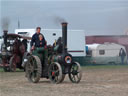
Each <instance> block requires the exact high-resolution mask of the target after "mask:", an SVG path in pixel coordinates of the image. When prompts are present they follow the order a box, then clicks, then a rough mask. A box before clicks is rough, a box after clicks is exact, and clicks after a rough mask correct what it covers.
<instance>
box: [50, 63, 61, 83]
mask: <svg viewBox="0 0 128 96" xmlns="http://www.w3.org/2000/svg"><path fill="white" fill-rule="evenodd" d="M48 75H49V79H50V80H51V82H52V83H55V84H58V83H61V82H62V81H63V74H62V68H61V66H60V64H59V63H57V62H53V63H52V64H51V65H50V66H49V71H48Z"/></svg>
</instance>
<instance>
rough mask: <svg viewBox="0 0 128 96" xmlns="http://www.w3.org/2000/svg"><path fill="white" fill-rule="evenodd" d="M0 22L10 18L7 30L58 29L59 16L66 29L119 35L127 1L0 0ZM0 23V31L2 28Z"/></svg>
mask: <svg viewBox="0 0 128 96" xmlns="http://www.w3.org/2000/svg"><path fill="white" fill-rule="evenodd" d="M0 11H1V14H0V17H1V19H0V22H2V20H3V18H6V20H9V21H10V24H9V32H14V30H15V29H16V28H17V25H18V19H19V21H20V27H21V28H35V27H36V26H41V27H42V28H50V29H56V28H61V26H60V25H59V20H60V19H65V20H66V21H67V22H68V23H69V28H70V29H82V30H85V33H86V35H97V34H98V35H103V34H105V35H113V34H116V35H122V34H124V32H125V31H127V30H128V0H81V1H80V0H70V1H67V0H63V1H57V0H47V1H45V0H42V1H41V0H15V1H14V0H1V2H0ZM1 26H2V24H1ZM1 26H0V31H2V27H1Z"/></svg>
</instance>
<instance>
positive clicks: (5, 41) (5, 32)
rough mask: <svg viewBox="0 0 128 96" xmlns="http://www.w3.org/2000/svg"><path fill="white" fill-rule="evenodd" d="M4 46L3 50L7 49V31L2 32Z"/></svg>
mask: <svg viewBox="0 0 128 96" xmlns="http://www.w3.org/2000/svg"><path fill="white" fill-rule="evenodd" d="M3 32H4V36H3V37H4V44H5V48H7V33H8V30H4V31H3Z"/></svg>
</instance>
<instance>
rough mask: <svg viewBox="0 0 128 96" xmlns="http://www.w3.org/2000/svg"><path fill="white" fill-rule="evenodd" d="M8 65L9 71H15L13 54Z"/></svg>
mask: <svg viewBox="0 0 128 96" xmlns="http://www.w3.org/2000/svg"><path fill="white" fill-rule="evenodd" d="M9 67H10V71H11V72H15V71H16V59H15V57H14V56H12V57H11V58H10V61H9Z"/></svg>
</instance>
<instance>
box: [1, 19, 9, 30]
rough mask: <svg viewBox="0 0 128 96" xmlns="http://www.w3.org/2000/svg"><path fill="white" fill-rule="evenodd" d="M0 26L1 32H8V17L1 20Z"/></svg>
mask: <svg viewBox="0 0 128 96" xmlns="http://www.w3.org/2000/svg"><path fill="white" fill-rule="evenodd" d="M1 25H2V29H3V30H8V29H9V25H10V19H9V18H8V17H4V18H2V22H1Z"/></svg>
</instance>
